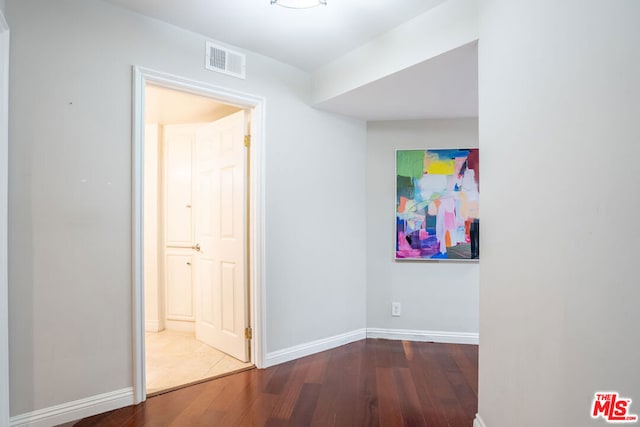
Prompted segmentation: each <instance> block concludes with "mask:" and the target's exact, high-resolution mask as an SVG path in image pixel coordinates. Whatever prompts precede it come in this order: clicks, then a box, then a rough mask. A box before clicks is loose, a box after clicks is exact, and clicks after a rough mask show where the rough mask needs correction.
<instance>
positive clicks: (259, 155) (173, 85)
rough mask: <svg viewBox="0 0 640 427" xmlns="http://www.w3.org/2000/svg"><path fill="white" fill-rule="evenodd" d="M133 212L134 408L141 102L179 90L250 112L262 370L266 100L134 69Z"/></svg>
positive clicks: (252, 255)
mask: <svg viewBox="0 0 640 427" xmlns="http://www.w3.org/2000/svg"><path fill="white" fill-rule="evenodd" d="M132 73H133V128H132V134H133V135H132V138H133V144H132V158H133V162H132V164H133V180H132V194H133V201H132V203H133V209H132V230H133V235H132V242H131V243H132V272H131V274H132V282H133V288H132V294H133V307H132V311H133V313H132V330H133V334H132V335H133V351H134V354H133V362H134V363H133V385H134V403H136V404H137V403H140V402H143V401H144V400H146V389H145V361H144V356H145V349H144V286H143V284H144V273H143V266H144V264H143V259H144V251H143V241H144V228H143V211H144V209H145V206H144V203H143V195H144V192H143V188H144V187H143V185H144V182H143V176H144V167H143V165H144V123H145V122H144V113H145V111H144V102H145V86H146V85H147V84H148V83H152V84H154V85H156V86H161V87H166V88H170V89H176V90H181V91H184V92H189V93H194V94H198V95H201V96H207V97H210V98H213V99H216V100H217V101H220V102H223V103H227V104H231V105H235V106H238V107H241V108H248V109H251V121H252V143H251V144H252V147H251V150H250V165H251V166H250V174H249V176H250V182H249V185H248V187H249V194H250V211H249V213H250V214H249V226H248V229H249V231H248V233H249V235H248V240H249V241H250V244H249V259H250V262H249V265H248V268H247V273H248V279H249V283H250V293H251V304H250V314H251V327H252V329H253V339H252V340H251V355H252V362H253V363H254V364H255V365H256V366H257V367H258V368H263V367H264V366H265V354H266V339H265V336H264V330H265V324H266V319H265V314H266V307H265V305H266V295H265V287H266V286H265V265H264V259H265V245H264V228H265V218H264V155H263V151H264V135H265V121H264V116H265V105H266V102H265V99H264V98H263V97H260V96H255V95H251V94H247V93H242V92H238V91H235V90H231V89H227V88H221V87H217V86H213V85H210V84H207V83H202V82H198V81H194V80H190V79H186V78H183V77H179V76H175V75H172V74H167V73H163V72H160V71H155V70H151V69H148V68H144V67H139V66H133V67H132Z"/></svg>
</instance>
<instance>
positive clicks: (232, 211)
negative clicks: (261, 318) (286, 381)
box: [195, 111, 249, 362]
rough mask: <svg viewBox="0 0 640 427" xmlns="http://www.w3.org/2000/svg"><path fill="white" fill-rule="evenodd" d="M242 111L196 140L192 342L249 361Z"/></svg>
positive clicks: (208, 128)
mask: <svg viewBox="0 0 640 427" xmlns="http://www.w3.org/2000/svg"><path fill="white" fill-rule="evenodd" d="M244 115H245V113H244V111H240V112H237V113H234V114H232V115H230V116H227V117H224V118H222V119H219V120H217V121H215V122H213V123H211V124H208V125H204V126H202V127H200V128H199V129H198V131H197V135H196V156H195V158H196V163H195V169H196V177H197V178H196V194H197V195H196V202H195V203H196V205H197V207H198V208H197V211H196V241H197V243H198V244H199V245H200V251H199V252H198V254H197V260H198V261H197V264H196V290H197V295H198V298H197V315H196V338H197V339H198V340H200V341H203V342H204V343H206V344H209V345H211V346H213V347H215V348H217V349H219V350H221V351H223V352H225V353H227V354H230V355H231V356H233V357H235V358H236V359H239V360H241V361H243V362H247V361H249V353H248V351H249V346H248V341H247V339H246V338H245V328H246V327H247V285H246V273H245V271H246V262H245V254H246V246H245V245H246V229H247V227H246V220H247V217H246V167H245V165H246V157H245V152H246V150H245V147H244V126H245V118H244Z"/></svg>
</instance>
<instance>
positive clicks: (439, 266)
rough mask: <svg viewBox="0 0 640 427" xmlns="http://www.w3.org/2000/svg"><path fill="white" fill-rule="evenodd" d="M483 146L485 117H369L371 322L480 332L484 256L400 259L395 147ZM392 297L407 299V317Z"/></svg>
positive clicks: (387, 326)
mask: <svg viewBox="0 0 640 427" xmlns="http://www.w3.org/2000/svg"><path fill="white" fill-rule="evenodd" d="M477 146H478V120H477V119H451V120H412V121H381V122H369V123H368V124H367V209H366V213H367V239H366V247H367V327H369V328H382V329H410V330H417V331H438V332H445V333H452V332H453V333H460V332H464V333H477V332H478V264H477V263H475V262H472V263H467V262H465V263H459V262H458V263H450V262H449V263H447V262H396V261H394V259H393V258H394V230H395V228H394V227H395V220H394V219H393V218H394V217H393V212H394V206H395V150H396V149H418V148H467V147H469V148H474V147H477ZM391 302H400V303H401V304H402V315H401V316H400V317H391Z"/></svg>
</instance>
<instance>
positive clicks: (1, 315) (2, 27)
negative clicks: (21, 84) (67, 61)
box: [0, 10, 10, 426]
mask: <svg viewBox="0 0 640 427" xmlns="http://www.w3.org/2000/svg"><path fill="white" fill-rule="evenodd" d="M0 59H1V60H2V65H1V66H0V129H1V130H0V378H2V379H1V380H0V425H3V426H4V425H7V426H8V425H9V418H10V407H9V398H10V394H9V275H8V264H9V261H8V259H9V253H8V247H9V236H8V231H9V225H8V218H9V159H8V157H9V25H8V24H7V21H6V20H5V18H4V14H3V13H2V11H1V10H0Z"/></svg>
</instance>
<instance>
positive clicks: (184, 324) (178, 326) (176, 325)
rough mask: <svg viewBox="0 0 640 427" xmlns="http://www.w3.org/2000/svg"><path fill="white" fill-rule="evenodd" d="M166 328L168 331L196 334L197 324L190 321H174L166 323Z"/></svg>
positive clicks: (168, 320) (169, 320) (170, 320)
mask: <svg viewBox="0 0 640 427" xmlns="http://www.w3.org/2000/svg"><path fill="white" fill-rule="evenodd" d="M164 328H165V329H166V330H168V331H177V332H189V333H194V334H195V333H196V322H192V321H189V320H173V319H167V320H165V321H164Z"/></svg>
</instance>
